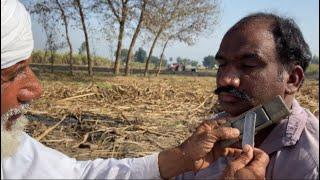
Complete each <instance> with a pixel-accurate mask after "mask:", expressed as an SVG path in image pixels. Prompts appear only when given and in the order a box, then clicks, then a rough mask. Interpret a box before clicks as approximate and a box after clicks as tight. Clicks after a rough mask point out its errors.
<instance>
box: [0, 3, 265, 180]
mask: <svg viewBox="0 0 320 180" xmlns="http://www.w3.org/2000/svg"><path fill="white" fill-rule="evenodd" d="M32 50H33V37H32V32H31V21H30V15H29V13H28V12H27V11H26V9H25V8H24V6H23V5H22V4H21V3H20V2H19V1H17V0H1V179H39V178H41V179H129V178H132V179H160V178H169V177H173V176H177V175H179V174H181V173H183V172H187V171H198V170H200V169H201V168H205V167H207V166H208V165H209V164H210V163H212V162H213V161H214V158H213V154H214V155H215V156H219V154H218V153H217V152H216V153H214V152H213V151H212V148H213V146H214V144H215V142H217V141H219V140H220V139H231V138H237V137H238V136H239V131H238V130H237V129H234V128H230V127H220V126H219V124H217V123H215V122H212V123H211V122H207V123H202V124H201V125H200V126H199V127H198V128H197V130H196V131H195V133H194V134H193V135H192V136H190V137H189V138H188V139H187V140H186V141H185V142H184V143H183V144H181V145H179V146H178V147H175V148H171V149H168V150H164V151H162V152H160V153H155V154H153V155H149V156H145V157H141V158H126V159H121V160H116V159H96V160H93V161H91V160H89V161H77V160H76V159H73V158H69V157H67V156H66V155H64V154H62V153H60V152H58V151H56V150H54V149H51V148H48V147H46V146H44V145H42V144H41V143H39V142H38V141H36V140H35V139H33V138H32V137H30V136H29V135H28V134H26V133H25V132H23V129H24V127H25V125H26V121H27V120H26V118H25V117H24V112H25V110H26V108H27V106H28V104H29V103H30V102H31V101H32V100H35V99H37V98H39V97H40V94H41V86H40V84H39V82H38V80H37V78H36V77H35V75H34V74H33V72H32V70H31V69H30V67H29V63H30V61H31V58H30V55H31V52H32ZM225 150H226V152H225V154H224V155H229V156H233V157H236V158H235V160H234V163H233V164H231V165H230V166H229V168H227V169H226V171H225V175H226V177H232V178H241V177H243V175H245V173H243V172H251V174H252V173H253V171H255V172H261V173H259V176H257V177H260V176H262V177H264V168H262V170H259V169H258V170H255V169H247V168H246V167H245V166H243V162H248V161H251V160H252V161H253V164H255V163H258V164H261V163H263V165H264V166H266V165H267V164H268V156H267V155H266V154H265V153H264V152H262V151H258V150H256V149H253V148H252V147H250V146H247V147H246V148H245V149H244V150H243V154H242V155H241V156H238V155H237V153H235V152H238V154H239V152H241V151H242V150H239V149H237V150H235V149H225ZM239 162H240V163H239ZM235 167H237V168H235ZM234 169H236V170H237V171H234ZM238 171H239V172H238ZM237 172H238V173H237ZM235 173H237V174H235ZM253 177H256V176H253Z"/></svg>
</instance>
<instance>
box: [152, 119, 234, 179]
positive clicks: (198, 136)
mask: <svg viewBox="0 0 320 180" xmlns="http://www.w3.org/2000/svg"><path fill="white" fill-rule="evenodd" d="M225 122H226V117H224V119H220V120H216V121H212V120H207V121H204V122H203V123H201V124H200V125H199V126H198V128H197V129H196V131H195V132H194V133H193V134H192V135H191V136H190V137H189V138H188V139H187V140H186V141H185V142H183V143H182V144H181V145H180V146H178V147H176V148H172V149H168V150H165V151H162V152H160V154H159V162H158V163H159V170H160V174H161V177H162V178H169V177H173V176H176V175H179V174H181V173H184V172H187V171H198V170H200V169H203V168H206V167H208V166H209V165H210V164H211V163H212V162H213V161H214V160H215V159H216V158H217V156H220V154H221V153H220V150H219V149H220V148H216V147H215V148H214V146H215V143H216V142H218V141H219V140H222V139H235V138H238V137H239V135H240V132H239V130H238V129H236V128H231V127H224V126H222V124H224V123H225ZM213 148H214V150H213ZM218 151H219V152H218Z"/></svg>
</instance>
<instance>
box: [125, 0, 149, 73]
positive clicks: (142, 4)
mask: <svg viewBox="0 0 320 180" xmlns="http://www.w3.org/2000/svg"><path fill="white" fill-rule="evenodd" d="M148 2H149V0H140V3H139V7H140V8H139V9H140V15H139V21H138V25H137V27H136V29H135V31H134V34H133V36H132V39H131V43H130V47H129V50H128V55H127V62H126V69H125V74H126V76H127V75H129V71H130V61H131V58H132V51H133V48H134V45H135V43H136V40H137V37H138V34H139V32H140V29H141V27H142V25H143V22H144V18H145V9H146V5H147V3H148Z"/></svg>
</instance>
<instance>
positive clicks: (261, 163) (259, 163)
mask: <svg viewBox="0 0 320 180" xmlns="http://www.w3.org/2000/svg"><path fill="white" fill-rule="evenodd" d="M253 155H254V158H253V160H252V162H251V163H250V165H249V166H251V167H262V168H266V167H267V166H268V163H269V156H268V154H267V153H265V152H264V151H262V150H261V149H258V148H254V149H253Z"/></svg>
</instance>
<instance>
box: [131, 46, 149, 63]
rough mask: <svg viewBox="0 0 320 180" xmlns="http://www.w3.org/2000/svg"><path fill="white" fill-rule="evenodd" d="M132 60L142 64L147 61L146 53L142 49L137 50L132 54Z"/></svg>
mask: <svg viewBox="0 0 320 180" xmlns="http://www.w3.org/2000/svg"><path fill="white" fill-rule="evenodd" d="M134 59H135V61H137V62H140V63H144V62H145V61H146V59H147V52H146V51H145V50H143V49H142V48H139V50H137V51H136V52H135V54H134Z"/></svg>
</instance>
